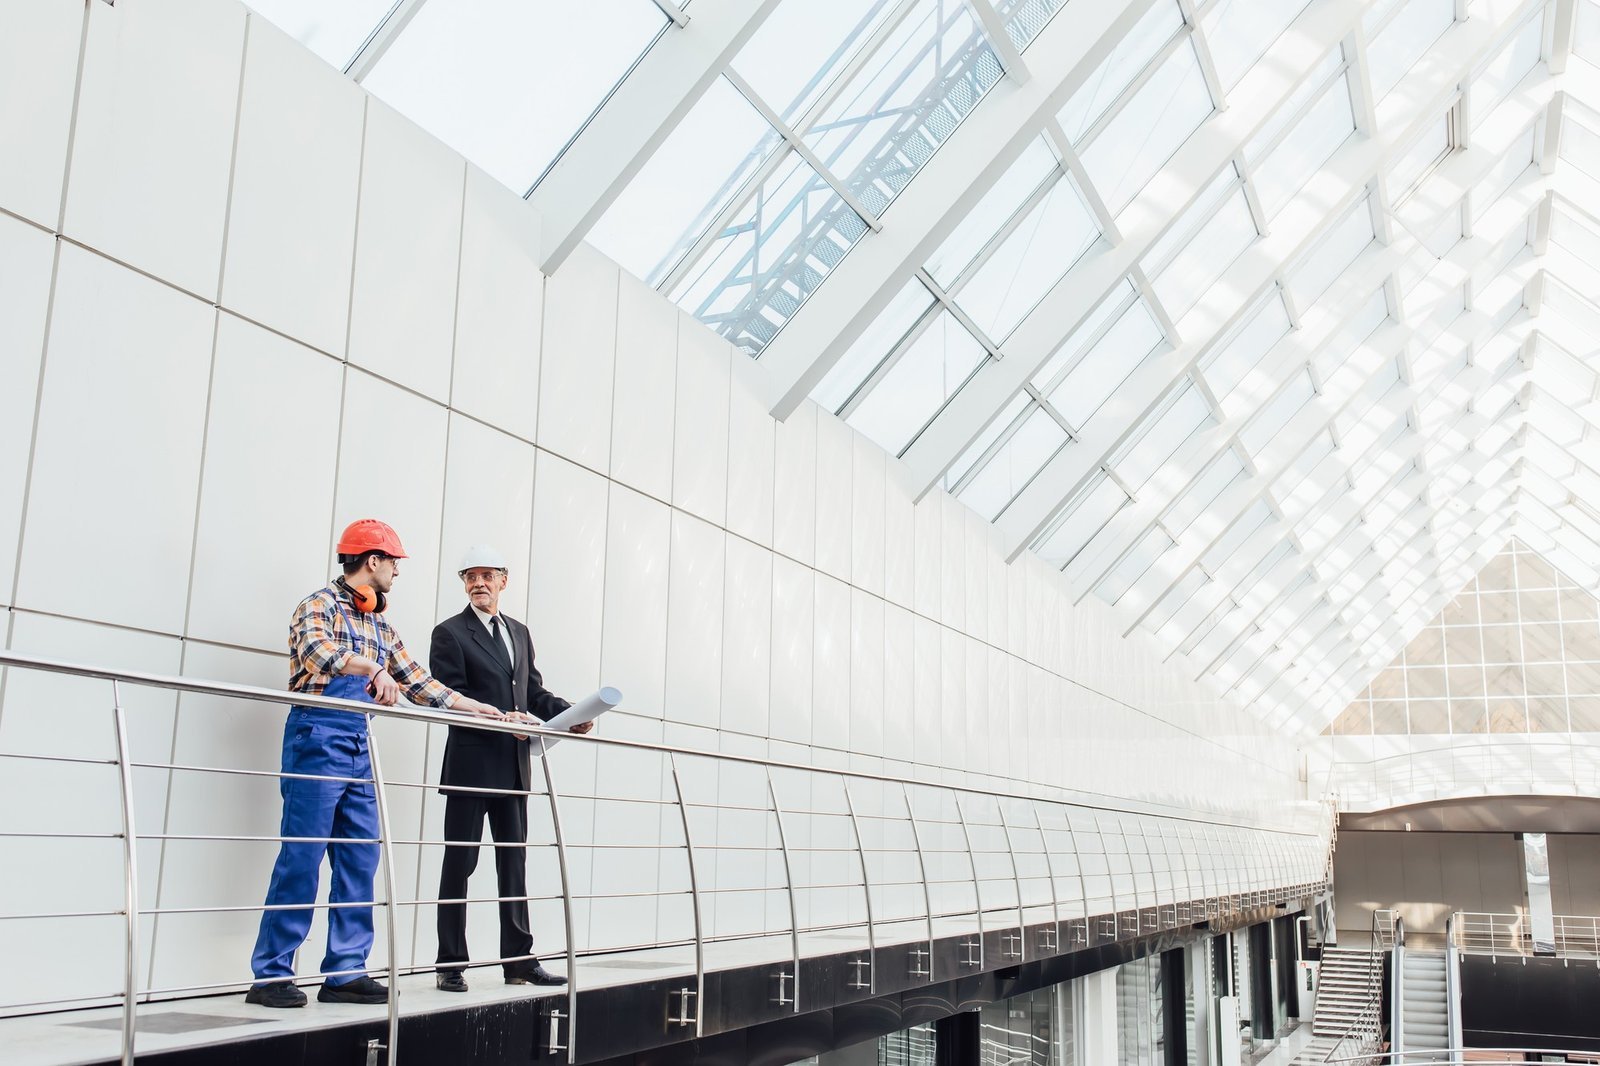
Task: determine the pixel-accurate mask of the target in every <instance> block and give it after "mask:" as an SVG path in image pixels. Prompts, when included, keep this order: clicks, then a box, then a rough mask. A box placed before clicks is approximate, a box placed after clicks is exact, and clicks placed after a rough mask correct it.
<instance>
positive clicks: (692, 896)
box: [667, 752, 706, 1036]
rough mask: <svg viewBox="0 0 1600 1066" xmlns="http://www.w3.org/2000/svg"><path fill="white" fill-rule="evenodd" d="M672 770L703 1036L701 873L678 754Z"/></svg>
mask: <svg viewBox="0 0 1600 1066" xmlns="http://www.w3.org/2000/svg"><path fill="white" fill-rule="evenodd" d="M667 761H668V764H669V765H670V766H671V768H672V790H673V792H674V793H676V794H677V797H678V814H679V815H680V816H681V817H682V819H683V847H684V852H685V854H687V855H688V857H689V901H690V903H691V904H692V905H693V907H694V1035H695V1036H699V1035H700V1019H701V1017H702V1016H703V1015H704V1014H705V1011H704V1010H703V1009H702V1005H703V1004H704V1002H705V996H706V937H705V925H704V918H702V917H701V914H700V871H699V869H698V867H696V866H695V861H694V836H693V834H692V833H691V831H690V829H689V805H688V803H686V802H684V798H683V781H682V780H681V779H680V778H679V777H678V753H677V752H668V753H667Z"/></svg>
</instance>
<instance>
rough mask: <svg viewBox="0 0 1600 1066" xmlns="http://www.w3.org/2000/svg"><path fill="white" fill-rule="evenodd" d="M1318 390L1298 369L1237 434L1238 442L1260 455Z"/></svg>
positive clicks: (1254, 453)
mask: <svg viewBox="0 0 1600 1066" xmlns="http://www.w3.org/2000/svg"><path fill="white" fill-rule="evenodd" d="M1316 393H1317V390H1316V389H1315V388H1313V387H1312V384H1311V375H1310V374H1308V373H1306V372H1305V371H1301V372H1300V373H1298V374H1296V375H1295V376H1294V377H1292V378H1290V379H1289V384H1288V385H1286V386H1284V387H1283V388H1282V389H1279V390H1278V393H1277V395H1275V396H1273V397H1272V399H1270V400H1268V401H1267V404H1266V406H1265V407H1263V408H1262V409H1261V413H1260V414H1258V415H1256V417H1255V418H1254V419H1253V420H1252V421H1251V422H1250V424H1249V425H1247V426H1245V428H1244V429H1243V430H1242V431H1240V433H1239V443H1240V444H1241V445H1243V447H1244V450H1245V451H1246V452H1248V453H1249V454H1250V455H1251V456H1252V457H1254V456H1259V455H1260V454H1261V449H1262V448H1264V447H1266V445H1267V442H1269V441H1271V440H1272V438H1273V437H1275V436H1277V435H1278V431H1279V430H1281V429H1283V427H1284V426H1285V425H1287V424H1288V422H1289V419H1291V418H1293V417H1294V416H1295V415H1296V414H1297V413H1298V412H1299V411H1300V408H1302V407H1304V406H1305V405H1306V404H1308V403H1310V402H1311V399H1312V397H1314V396H1315V395H1316Z"/></svg>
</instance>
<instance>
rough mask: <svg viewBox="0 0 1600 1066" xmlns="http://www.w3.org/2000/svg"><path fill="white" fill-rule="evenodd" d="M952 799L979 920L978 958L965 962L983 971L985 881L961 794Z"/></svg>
mask: <svg viewBox="0 0 1600 1066" xmlns="http://www.w3.org/2000/svg"><path fill="white" fill-rule="evenodd" d="M950 798H951V799H953V800H955V803H956V820H957V821H959V822H960V823H961V838H962V839H963V840H965V841H966V843H967V866H968V868H969V869H971V870H972V906H973V908H974V911H975V913H976V916H977V919H978V957H977V959H976V960H973V959H970V958H969V959H967V960H965V961H966V962H967V963H968V965H971V966H976V967H977V968H978V969H980V970H981V969H983V879H982V878H981V877H979V876H978V857H977V855H975V854H973V851H972V833H971V832H970V831H969V830H968V829H967V812H966V811H964V810H962V809H961V793H959V792H953V793H951V794H950Z"/></svg>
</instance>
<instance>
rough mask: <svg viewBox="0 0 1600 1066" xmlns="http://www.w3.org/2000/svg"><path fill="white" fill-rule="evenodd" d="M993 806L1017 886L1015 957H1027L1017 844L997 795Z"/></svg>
mask: <svg viewBox="0 0 1600 1066" xmlns="http://www.w3.org/2000/svg"><path fill="white" fill-rule="evenodd" d="M994 808H995V810H996V811H997V812H999V815H1000V828H1001V829H1002V830H1003V831H1004V832H1005V835H1006V854H1007V855H1009V856H1010V857H1011V880H1012V882H1013V883H1014V884H1015V885H1016V886H1017V958H1018V959H1026V958H1027V957H1028V944H1027V940H1028V932H1027V931H1028V919H1027V916H1026V915H1024V914H1023V913H1022V874H1021V872H1020V871H1019V870H1018V869H1017V846H1016V844H1015V843H1014V842H1013V841H1012V839H1011V823H1010V822H1008V821H1006V805H1005V802H1004V801H1003V800H1001V799H1000V798H999V797H998V796H997V797H995V801H994Z"/></svg>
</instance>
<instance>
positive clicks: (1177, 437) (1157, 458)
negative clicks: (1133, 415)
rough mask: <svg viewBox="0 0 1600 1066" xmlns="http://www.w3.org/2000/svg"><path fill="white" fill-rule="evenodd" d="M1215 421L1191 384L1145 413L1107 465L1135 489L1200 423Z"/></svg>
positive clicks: (1141, 485)
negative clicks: (1129, 438) (1121, 449)
mask: <svg viewBox="0 0 1600 1066" xmlns="http://www.w3.org/2000/svg"><path fill="white" fill-rule="evenodd" d="M1207 424H1210V425H1215V424H1216V420H1215V419H1214V418H1212V417H1211V408H1210V407H1209V406H1207V405H1206V400H1205V396H1204V395H1203V394H1202V393H1201V392H1200V390H1199V389H1197V388H1195V387H1194V385H1193V384H1188V385H1185V386H1184V387H1183V390H1182V391H1181V392H1179V393H1178V395H1177V396H1175V397H1174V398H1173V399H1172V402H1171V403H1169V404H1168V405H1167V406H1166V407H1165V409H1163V410H1161V411H1159V412H1154V413H1152V414H1150V415H1146V416H1145V418H1144V425H1143V426H1142V427H1140V428H1135V429H1134V431H1133V439H1132V443H1131V444H1130V445H1128V446H1127V447H1126V448H1124V449H1123V451H1122V454H1121V455H1118V456H1116V457H1114V458H1113V459H1112V460H1111V469H1112V470H1113V471H1115V473H1116V475H1117V477H1118V478H1120V479H1121V481H1122V483H1123V484H1124V485H1126V486H1128V487H1129V488H1130V489H1132V490H1133V491H1135V492H1137V491H1139V489H1141V488H1143V487H1144V484H1145V482H1147V481H1149V480H1150V477H1151V475H1153V474H1154V473H1155V472H1156V471H1157V470H1159V469H1160V468H1161V467H1162V466H1163V465H1164V464H1165V463H1166V462H1167V461H1168V460H1170V459H1171V458H1172V456H1173V453H1175V452H1176V451H1177V450H1178V447H1179V445H1181V444H1183V442H1184V441H1186V440H1188V439H1189V437H1190V436H1191V435H1192V434H1193V433H1194V432H1195V431H1196V430H1198V429H1200V428H1201V427H1202V426H1205V425H1207Z"/></svg>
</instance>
